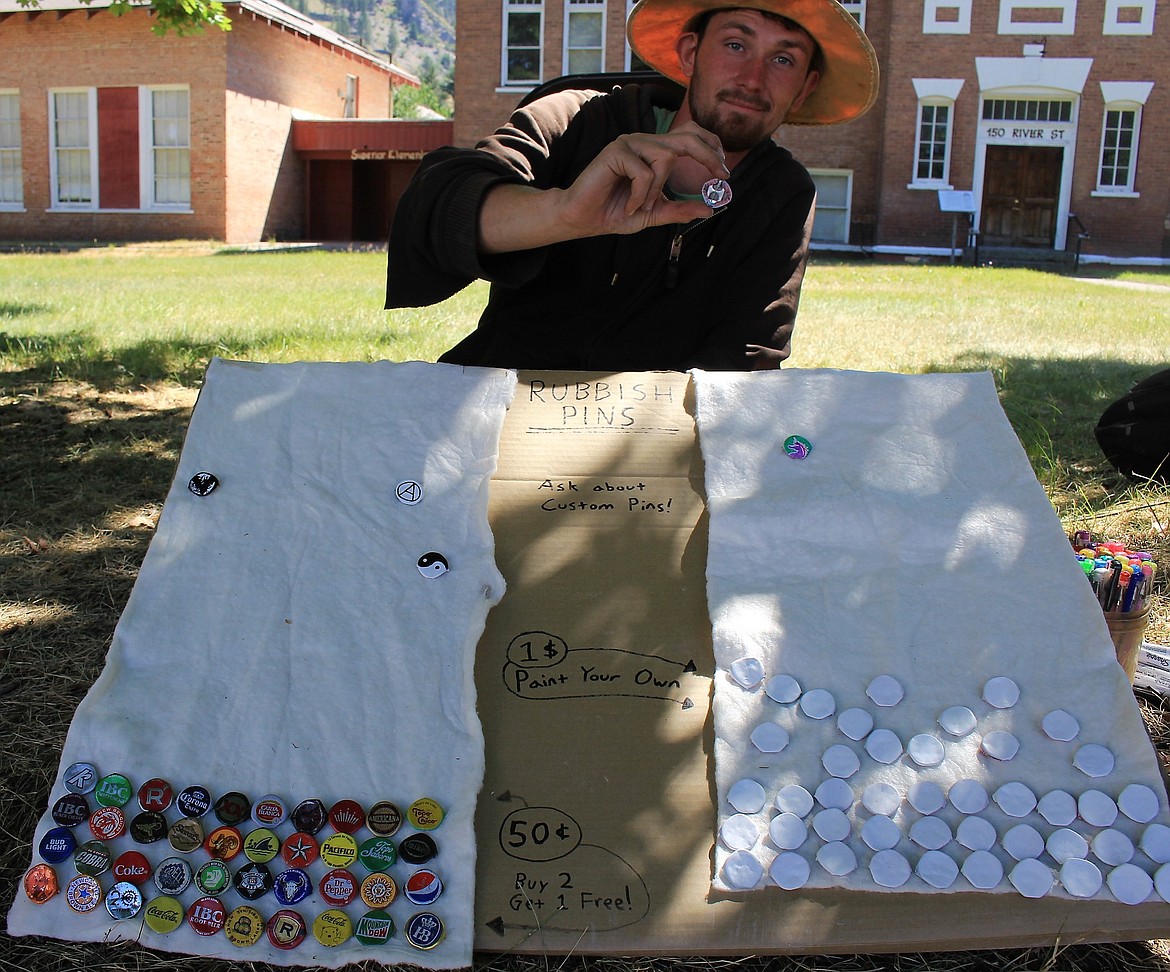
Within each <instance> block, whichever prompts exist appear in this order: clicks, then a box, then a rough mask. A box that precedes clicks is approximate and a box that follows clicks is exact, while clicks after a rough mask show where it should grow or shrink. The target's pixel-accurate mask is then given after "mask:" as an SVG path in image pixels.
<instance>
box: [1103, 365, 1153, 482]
mask: <svg viewBox="0 0 1170 972" xmlns="http://www.w3.org/2000/svg"><path fill="white" fill-rule="evenodd" d="M1093 434H1094V435H1096V436H1097V444H1098V445H1100V446H1101V451H1102V452H1103V453H1105V458H1106V459H1108V460H1109V462H1110V464H1111V465H1112V466H1113V467H1114V468H1115V469H1116V470H1117V471H1118V472H1120V473H1121V474H1122V475H1124V476H1128V477H1129V478H1130V479H1133V480H1137V481H1139V482H1149V481H1151V480H1153V481H1154V482H1158V483H1162V484H1164V485H1167V484H1170V369H1168V370H1166V371H1158V372H1155V373H1154V374H1152V375H1150V376H1149V377H1148V378H1145V379H1143V380H1142V381H1139V382H1138V383H1137V384H1136V385H1134V386H1133V388H1131V389H1130V391H1129V394H1128V395H1125V396H1124V397H1122V398H1119V399H1118V400H1117V401H1115V402H1114V403H1113V404H1112V405H1110V406H1109V407H1108V408H1107V409H1105V411H1104V412H1103V413H1102V415H1101V418H1100V419H1099V420H1098V422H1097V427H1096V428H1095V429H1094V430H1093Z"/></svg>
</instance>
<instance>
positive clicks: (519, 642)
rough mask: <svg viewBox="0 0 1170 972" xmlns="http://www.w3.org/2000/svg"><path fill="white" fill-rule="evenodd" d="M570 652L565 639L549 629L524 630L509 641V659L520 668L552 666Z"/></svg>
mask: <svg viewBox="0 0 1170 972" xmlns="http://www.w3.org/2000/svg"><path fill="white" fill-rule="evenodd" d="M568 652H569V646H568V645H567V644H565V639H564V638H558V637H557V636H556V635H554V634H549V633H548V632H547V631H524V632H521V633H520V634H518V635H516V637H515V638H513V639H512V640H511V641H510V642H509V643H508V661H510V662H511V663H512V664H513V665H516V666H518V667H520V668H552V666H553V665H559V664H560V663H561V662H563V661H564V660H565V656H566V655H567V654H568Z"/></svg>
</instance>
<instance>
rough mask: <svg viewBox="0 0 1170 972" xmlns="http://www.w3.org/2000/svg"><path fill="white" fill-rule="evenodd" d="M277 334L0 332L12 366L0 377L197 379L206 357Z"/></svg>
mask: <svg viewBox="0 0 1170 972" xmlns="http://www.w3.org/2000/svg"><path fill="white" fill-rule="evenodd" d="M278 340H279V338H278V336H275V335H270V334H261V335H257V336H256V337H255V338H254V339H253V340H251V341H248V342H246V343H237V344H233V345H231V346H229V345H228V344H227V343H226V342H224V341H216V342H211V341H205V342H196V341H188V340H185V339H182V338H168V339H158V338H147V339H143V340H141V341H137V342H135V343H133V344H128V345H124V346H122V347H118V348H113V349H111V348H108V347H105V346H103V345H101V344H100V343H98V342H97V341H96V340H94V338H93V336H92V335H91V334H87V333H86V332H84V331H70V332H67V333H65V334H30V335H14V334H9V333H6V332H0V360H2V359H3V358H8V359H9V360H10V363H11V364H12V365H13V366H14V368H13V370H11V371H9V372H7V373H6V374H5V376H4V378H3V381H4V383H5V384H6V385H11V384H21V383H25V382H36V381H47V380H59V379H65V380H69V381H84V382H89V383H91V384H93V385H94V386H95V387H97V388H98V389H100V390H103V391H109V390H110V389H112V388H116V387H122V386H125V385H127V384H142V383H145V382H152V381H174V382H178V383H179V384H181V385H186V386H191V385H196V384H198V383H199V382H200V381H201V380H202V378H203V374H204V372H205V371H206V370H207V365H208V362H209V361H210V360H211V359H212V357H214V356H216V355H220V356H223V357H232V356H243V355H247V354H248V353H249V352H250V351H252V350H254V349H257V348H264V347H268V346H271V345H272V343H273V342H276V341H278Z"/></svg>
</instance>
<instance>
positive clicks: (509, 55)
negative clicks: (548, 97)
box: [500, 0, 544, 87]
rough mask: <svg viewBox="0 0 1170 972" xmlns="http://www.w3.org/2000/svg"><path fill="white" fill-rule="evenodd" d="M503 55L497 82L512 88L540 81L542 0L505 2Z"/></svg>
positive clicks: (531, 85) (542, 41)
mask: <svg viewBox="0 0 1170 972" xmlns="http://www.w3.org/2000/svg"><path fill="white" fill-rule="evenodd" d="M503 11H504V28H503V52H502V55H501V62H502V63H501V65H500V83H501V85H504V86H512V87H533V86H534V85H537V84H539V83H540V82H541V81H542V80H543V78H542V75H541V71H542V68H541V62H542V60H543V56H542V55H543V51H544V2H543V0H504V4H503Z"/></svg>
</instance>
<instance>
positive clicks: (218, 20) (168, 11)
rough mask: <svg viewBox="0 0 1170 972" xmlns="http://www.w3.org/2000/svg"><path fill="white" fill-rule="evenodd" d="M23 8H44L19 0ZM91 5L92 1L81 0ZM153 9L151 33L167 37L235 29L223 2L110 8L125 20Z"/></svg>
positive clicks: (130, 0) (129, 3)
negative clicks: (132, 13)
mask: <svg viewBox="0 0 1170 972" xmlns="http://www.w3.org/2000/svg"><path fill="white" fill-rule="evenodd" d="M18 2H19V3H20V5H21V6H23V7H29V8H32V9H35V8H36V7H38V6H40V3H39V0H18ZM81 2H82V3H89V2H91V0H81ZM143 6H150V7H151V8H152V9H153V10H154V14H155V17H154V23H153V24H152V25H151V28H150V29H151V30H152V31H153V32H154V33H156V34H165V33H166V32H167V31H169V30H173V31H174V32H175V33H176V34H189V33H192V32H193V31H200V30H202V29H203V28H204V27H218V28H219V29H220V30H231V29H232V22H231V18H230V17H228V15H227V10H225V9H224V5H223V4H222V3H221V2H220V0H150V3H149V4H144V3H142V2H134V0H112V2H111V3H110V6H109V10H110V13H112V14H113V15H114V16H115V17H121V16H122V14H124V13H126V11H128V10H134V9H136V8H139V7H143Z"/></svg>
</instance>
